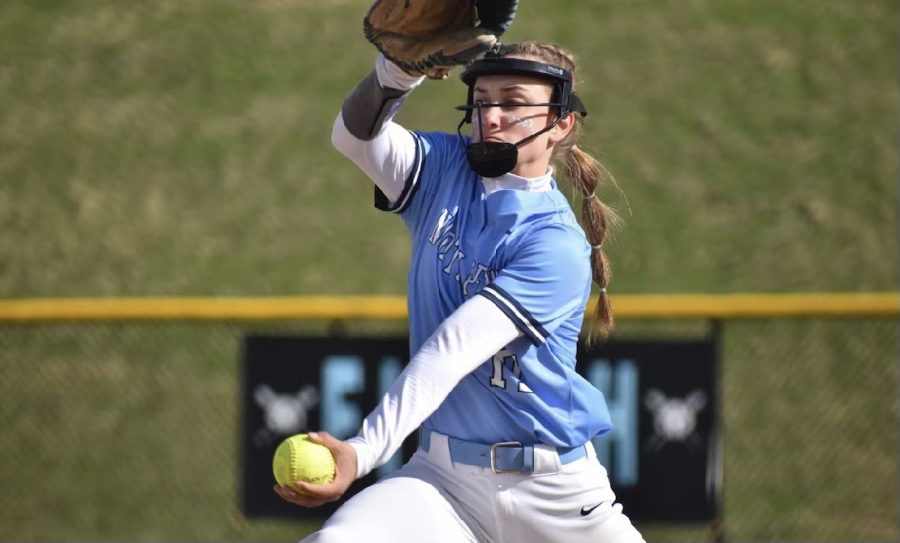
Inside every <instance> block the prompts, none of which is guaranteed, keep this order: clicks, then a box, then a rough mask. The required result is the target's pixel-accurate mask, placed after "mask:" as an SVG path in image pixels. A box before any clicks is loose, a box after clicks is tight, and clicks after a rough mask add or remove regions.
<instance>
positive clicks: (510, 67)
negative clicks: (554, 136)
mask: <svg viewBox="0 0 900 543" xmlns="http://www.w3.org/2000/svg"><path fill="white" fill-rule="evenodd" d="M482 75H524V76H529V77H537V78H540V79H547V80H549V81H550V83H552V84H553V95H552V96H551V98H550V102H541V103H524V104H523V103H513V104H507V103H499V104H484V103H481V102H478V103H475V102H474V100H473V98H474V94H475V81H476V80H477V79H478V78H479V77H480V76H482ZM460 79H462V80H463V82H464V83H465V84H466V85H468V87H469V90H468V96H467V100H466V102H467V103H466V105H464V106H456V109H457V110H460V111H465V115H464V116H463V119H462V121H460V123H459V126H457V128H456V132H457V134H459V137H460V140H463V135H462V126H463V125H464V124H466V123H471V122H472V111H473V110H478V111H479V115H480V111H481V109H482V108H486V107H525V106H550V107H556V108H559V114H558V115H557V116H556V120H554V121H553V123H551V124H550V125H549V126H547V127H545V128H543V129H541V130H539V131H538V132H536V133H534V134H532V135H530V136H528V137H526V138H524V139H522V140H520V141H518V142H516V143H501V142H493V141H489V142H481V143H472V144H470V145H469V146H468V149H467V152H466V156H467V159H468V161H469V165H470V166H471V167H472V169H473V170H474V171H475V173H477V174H479V175H481V176H483V177H499V176H501V175H503V174H505V173H508V172H510V171H511V170H512V169H513V168H515V166H516V161H517V159H518V147H519V146H521V145H524V144H526V143H528V142H529V141H531V140H533V139H534V138H536V137H538V136H539V135H541V134H543V133H544V132H546V131H548V130H550V129H552V128H553V127H554V126H556V124H557V123H558V122H559V121H560V120H562V119H564V118H566V117H567V116H568V115H569V113H573V112H574V113H578V114H580V115H581V116H586V115H587V110H586V109H585V107H584V104H582V102H581V99H579V98H578V96H577V95H575V93H573V92H572V73H571V72H569V71H568V70H564V69H563V68H560V67H559V66H554V65H552V64H545V63H543V62H536V61H533V60H525V59H519V58H508V57H498V56H486V57H484V58H482V59H480V60H476V61H475V62H472V63H471V64H469V65H468V66H467V67H466V69H465V70H464V71H463V73H462V74H461V75H460Z"/></svg>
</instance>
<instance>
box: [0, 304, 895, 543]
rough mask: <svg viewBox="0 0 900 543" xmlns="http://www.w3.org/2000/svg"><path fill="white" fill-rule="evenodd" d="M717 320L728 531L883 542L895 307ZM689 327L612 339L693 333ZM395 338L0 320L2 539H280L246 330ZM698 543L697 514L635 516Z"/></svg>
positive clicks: (287, 531)
mask: <svg viewBox="0 0 900 543" xmlns="http://www.w3.org/2000/svg"><path fill="white" fill-rule="evenodd" d="M722 324H723V326H721V328H720V330H721V334H722V336H721V357H722V360H721V364H720V369H721V375H720V384H721V391H722V412H721V414H720V416H721V419H722V423H723V428H724V451H725V456H724V511H723V513H724V514H723V522H722V525H721V526H720V537H721V538H723V539H725V540H727V541H813V540H814V541H896V540H897V539H898V537H900V518H898V509H900V497H898V494H900V492H898V491H900V485H898V482H900V472H898V455H900V424H898V422H900V404H898V346H900V334H898V326H897V322H896V319H894V318H791V319H785V318H778V319H756V320H732V321H724V322H723V323H722ZM708 331H709V323H708V322H706V321H702V320H697V321H682V320H668V321H666V320H660V321H638V320H634V321H623V322H621V323H620V325H619V328H618V331H617V333H616V337H622V338H625V337H627V338H633V337H652V338H658V337H696V336H698V335H703V334H706V333H707V332H708ZM251 333H253V334H259V333H266V334H285V335H292V334H303V335H310V334H315V335H318V334H322V335H324V334H348V335H402V334H404V333H405V323H404V322H384V321H382V322H358V321H357V322H342V323H333V322H332V323H328V322H298V323H283V322H282V323H252V324H247V323H233V322H232V323H229V322H203V323H191V322H170V323H158V322H137V323H84V324H80V323H68V324H28V325H4V326H2V327H0V353H2V354H0V357H2V368H3V373H2V379H0V397H2V403H0V424H2V428H3V439H2V441H0V443H2V445H0V450H2V459H3V462H2V467H0V540H19V541H38V540H41V541H43V540H122V541H174V540H178V541H212V540H221V541H295V540H297V539H299V538H300V537H301V536H302V535H304V534H305V533H307V532H309V531H310V530H312V529H314V528H315V527H316V526H315V523H309V522H299V521H298V522H294V521H270V520H262V521H258V520H248V519H245V518H243V517H242V515H241V514H240V512H239V499H238V496H239V490H240V489H239V487H238V485H239V480H240V477H239V475H240V474H239V469H240V458H239V456H240V448H239V437H240V430H241V406H240V405H239V399H240V378H241V372H240V361H241V343H242V338H243V336H244V335H246V334H251ZM639 527H640V528H641V530H642V531H643V532H644V534H645V537H646V538H647V540H648V541H651V542H652V541H711V540H714V539H715V538H716V537H717V536H716V535H715V533H714V531H713V530H712V529H711V527H710V526H705V525H641V526H639Z"/></svg>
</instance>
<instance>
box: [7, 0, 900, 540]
mask: <svg viewBox="0 0 900 543" xmlns="http://www.w3.org/2000/svg"><path fill="white" fill-rule="evenodd" d="M368 4H369V3H368V2H362V1H350V0H329V1H326V2H309V1H301V0H254V1H236V0H222V1H212V0H188V1H174V0H159V1H156V2H127V3H126V2H114V1H109V0H82V1H80V2H74V1H65V0H28V1H21V2H8V3H3V4H2V5H0V180H2V182H0V228H2V231H3V235H2V236H0V297H3V298H20V297H56V296H133V295H215V296H228V295H252V296H256V295H294V294H378V293H389V294H400V293H403V291H404V288H405V277H406V266H407V264H408V250H407V243H408V240H407V236H406V233H405V231H404V229H403V227H402V225H401V224H400V222H399V221H397V220H396V218H391V217H386V216H383V215H381V214H379V213H377V212H376V211H374V209H373V208H372V206H371V201H372V195H371V187H370V184H369V182H368V181H367V180H366V179H365V178H364V177H363V176H362V174H360V173H359V172H358V171H356V170H355V169H354V167H353V166H352V165H350V164H349V163H347V162H346V161H344V160H342V159H341V158H340V157H339V156H338V154H337V153H336V152H335V151H333V150H332V149H331V147H330V144H329V138H328V135H329V132H330V128H331V123H332V120H333V118H334V115H335V114H336V112H337V111H338V109H339V107H340V102H341V99H342V97H343V96H344V94H345V93H346V92H348V91H349V90H350V89H351V88H352V86H353V85H354V84H355V82H356V81H357V80H358V79H360V78H361V77H362V76H364V75H365V74H366V73H367V72H368V70H369V69H370V67H371V63H372V60H373V58H374V52H373V51H374V50H373V49H372V47H371V46H370V45H369V44H368V43H367V42H366V41H365V40H364V38H363V37H362V31H361V19H362V16H363V14H364V13H365V10H366V8H367V6H368ZM898 15H900V7H898V5H897V3H896V2H891V1H887V0H869V1H866V2H847V1H842V0H815V1H814V0H794V1H791V2H782V1H775V0H755V1H750V0H684V1H682V2H667V1H664V0H642V1H635V2H613V1H610V0H602V1H592V2H589V1H586V0H581V1H576V0H560V1H554V2H523V3H522V6H521V11H520V15H519V17H518V19H517V21H516V23H515V25H514V27H513V28H512V30H511V31H510V32H509V34H508V35H507V41H515V40H519V39H531V38H536V39H543V40H551V41H559V42H560V43H562V44H563V45H565V46H567V47H568V48H570V49H571V50H573V51H574V52H575V53H576V55H577V56H578V58H579V59H580V62H581V71H580V73H579V76H578V77H579V84H580V85H581V87H580V91H579V94H581V96H582V98H583V100H584V102H585V104H586V105H587V107H588V109H589V111H590V115H589V117H588V127H589V131H588V134H587V140H586V147H587V148H588V149H590V150H592V151H594V152H595V154H596V155H597V156H598V157H600V158H601V159H602V160H603V161H604V163H605V164H606V166H607V167H608V168H609V169H610V170H611V171H612V172H613V173H614V174H615V176H616V178H617V181H618V184H619V187H620V189H621V190H616V189H614V188H612V187H607V188H606V189H604V191H603V193H602V196H603V197H604V198H605V199H607V200H608V201H609V202H610V203H611V204H612V205H614V206H615V207H616V208H617V209H618V211H619V213H620V215H622V218H623V219H624V220H623V227H622V228H621V229H620V230H619V231H618V232H617V233H616V236H615V239H614V240H613V242H612V243H611V244H609V254H610V258H611V260H612V262H613V266H614V270H615V277H614V279H613V282H612V284H611V285H610V291H611V292H613V293H614V294H615V293H616V292H622V293H630V294H637V293H668V292H710V293H726V292H792V291H872V290H896V289H897V286H898V285H897V280H898V277H900V250H898V238H897V233H898V231H900V213H898V201H900V198H898V196H900V195H898V175H900V164H898V158H900V153H898V142H900V124H898V119H900V83H898V75H900V73H898V66H900V50H898V22H900V17H898ZM463 100H464V95H463V87H462V85H461V84H460V83H458V82H457V81H455V80H454V79H453V78H452V77H451V80H450V81H446V82H428V83H427V84H426V85H424V86H423V87H422V88H421V89H419V90H418V91H417V92H416V93H415V94H414V95H413V96H412V97H411V98H410V100H409V101H408V102H407V104H406V105H405V107H404V109H403V110H402V111H401V113H400V116H399V120H400V121H401V122H402V123H404V124H405V125H407V126H409V127H411V128H424V129H435V130H446V131H453V130H455V127H456V124H457V122H458V115H457V112H455V111H454V110H453V109H452V106H453V105H456V104H458V103H460V102H461V101H463ZM628 326H629V324H628V323H623V328H624V330H625V331H627V330H628ZM896 328H897V327H896V323H885V322H882V321H879V322H844V321H836V322H830V323H821V322H813V323H808V322H791V323H786V324H778V323H769V322H765V323H747V324H741V325H738V326H735V327H733V328H728V329H727V330H726V338H725V349H726V359H725V382H724V390H725V392H726V398H730V399H727V400H726V404H725V418H726V428H727V430H726V432H727V433H726V449H727V450H728V451H730V452H729V457H728V461H729V462H732V463H729V464H728V465H729V466H730V467H729V468H728V469H729V470H733V471H729V472H728V473H727V478H726V479H727V481H730V482H731V485H732V486H730V487H729V488H732V489H735V490H734V491H732V492H730V493H727V494H726V516H727V517H728V518H730V519H732V520H731V521H730V522H731V524H730V525H729V526H730V528H729V529H730V531H729V532H728V533H729V537H731V538H734V539H738V540H833V541H838V540H840V541H847V540H866V541H884V540H896V539H897V538H898V537H900V525H898V522H900V521H898V511H900V498H898V481H900V475H898V467H897V456H898V454H900V444H898V433H897V428H898V420H900V409H898V402H897V388H898V369H897V364H896V361H897V356H898V352H897V350H898V342H900V339H898V332H897V329H896ZM245 331H246V330H245V329H244V328H242V327H236V326H231V325H220V326H209V327H204V326H169V325H166V326H162V325H159V326H156V325H128V326H124V325H123V326H118V325H116V326H112V325H111V326H100V325H91V326H86V327H79V326H49V327H37V328H30V327H5V328H0V353H2V354H0V364H2V367H3V368H4V373H5V374H6V376H5V377H4V378H3V379H0V393H2V397H3V398H4V399H3V400H2V401H0V402H2V403H0V423H2V425H3V428H4V430H3V436H4V437H3V439H2V440H0V458H3V467H2V468H0V539H3V540H75V539H77V540H112V539H121V540H141V541H151V540H216V539H224V540H294V539H296V537H297V535H298V534H299V533H302V531H303V530H305V529H307V528H308V527H304V526H298V525H295V524H291V523H254V522H248V521H245V520H243V519H241V518H240V517H239V516H238V515H236V514H234V513H233V511H234V510H235V508H236V503H235V490H234V484H235V478H236V475H235V474H234V473H232V471H229V470H233V468H234V466H233V465H232V462H233V458H232V457H233V453H234V451H233V446H234V442H235V441H236V437H235V431H236V430H235V429H236V425H237V424H238V422H239V421H237V420H236V419H237V413H238V408H237V406H236V404H235V401H236V399H237V396H236V387H237V384H236V382H235V377H236V375H235V367H234V363H235V362H236V360H237V353H236V351H235V349H236V345H237V341H238V338H239V337H240V335H241V334H242V333H244V332H245ZM201 383H202V386H199V384H201ZM154 436H156V437H154ZM161 436H164V439H160V437H161ZM784 436H788V437H789V439H787V441H786V442H785V441H784ZM838 438H840V439H839V440H838V442H837V443H834V446H831V444H832V441H833V440H836V439H838ZM56 442H62V443H66V444H67V445H66V447H65V448H64V452H63V453H60V454H59V455H56V454H52V451H53V450H54V449H53V444H54V443H56ZM785 443H787V445H785ZM222 444H225V445H222ZM788 449H790V452H789V451H788ZM198 450H203V451H211V452H210V453H209V456H200V455H197V454H196V452H197V451H198ZM136 451H139V452H136ZM123 457H124V458H127V459H128V463H127V465H126V466H120V465H119V464H121V459H122V458H123ZM733 462H737V464H734V463H733ZM785 481H790V483H788V484H785ZM835 487H836V488H837V491H836V488H835ZM823 495H824V496H823ZM813 496H815V499H812V497H813ZM750 509H752V511H754V513H752V514H751V513H749V512H748V510H750ZM51 512H52V513H51ZM691 530H693V531H691ZM648 533H649V534H650V535H651V537H648V540H653V541H659V540H671V539H679V538H689V539H696V538H698V537H701V536H702V535H703V534H705V532H704V531H702V530H700V531H697V530H694V529H688V530H687V531H682V530H679V529H675V528H671V527H660V528H659V529H658V530H657V528H655V527H651V528H650V531H649V532H648ZM698 534H700V535H698Z"/></svg>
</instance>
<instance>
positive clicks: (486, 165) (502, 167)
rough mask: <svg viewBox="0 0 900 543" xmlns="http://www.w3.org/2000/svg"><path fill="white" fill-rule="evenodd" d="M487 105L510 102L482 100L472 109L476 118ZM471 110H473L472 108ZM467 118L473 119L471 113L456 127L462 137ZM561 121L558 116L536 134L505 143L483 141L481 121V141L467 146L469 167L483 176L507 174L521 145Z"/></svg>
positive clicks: (493, 105)
mask: <svg viewBox="0 0 900 543" xmlns="http://www.w3.org/2000/svg"><path fill="white" fill-rule="evenodd" d="M517 105H519V106H523V107H524V106H541V105H553V104H551V103H546V104H517ZM486 107H508V104H484V103H482V102H476V103H475V104H474V106H473V107H472V109H474V110H475V113H476V118H478V119H481V110H482V109H483V108H486ZM470 111H471V110H470ZM467 119H471V114H468V115H466V118H465V119H463V120H462V121H461V122H460V123H459V126H458V127H457V128H456V132H457V133H458V134H459V137H460V139H462V137H463V136H462V126H463V124H465V123H466V121H467ZM559 121H560V118H559V117H557V118H556V120H555V121H553V123H552V124H551V125H549V126H547V127H545V128H542V129H541V130H538V131H537V132H535V133H534V134H532V135H530V136H527V137H525V138H522V139H521V140H519V141H517V142H516V143H505V142H500V141H483V140H484V133H483V132H482V128H481V123H480V122H478V123H475V125H476V126H477V127H478V139H479V140H482V141H480V142H479V143H471V144H469V146H468V147H467V148H466V159H467V160H468V162H469V167H470V168H472V170H473V171H474V172H475V173H477V174H478V175H480V176H482V177H500V176H501V175H504V174H507V173H509V172H511V171H512V170H513V168H515V167H516V162H517V161H518V159H519V147H521V146H522V145H525V144H526V143H528V142H529V141H531V140H533V139H534V138H536V137H538V136H540V135H541V134H543V133H544V132H546V131H548V130H550V129H552V128H553V127H554V126H556V124H557V123H558V122H559Z"/></svg>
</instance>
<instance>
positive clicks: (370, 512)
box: [303, 433, 643, 543]
mask: <svg viewBox="0 0 900 543" xmlns="http://www.w3.org/2000/svg"><path fill="white" fill-rule="evenodd" d="M430 439H431V441H430V446H429V447H428V450H427V452H426V451H425V450H423V449H419V450H418V451H417V452H416V454H415V455H414V456H413V458H412V459H410V461H409V462H408V463H407V464H406V465H404V466H403V467H402V468H401V469H399V470H397V471H396V472H394V473H392V474H391V475H389V476H388V477H386V478H385V479H383V480H381V481H379V482H378V483H377V484H374V485H372V486H370V487H368V488H366V489H364V490H363V491H361V492H360V493H359V494H357V495H355V496H354V497H353V498H351V499H350V500H348V501H347V502H346V503H345V504H344V505H343V506H341V507H340V508H339V509H338V510H337V511H336V512H335V514H334V515H333V516H332V517H331V518H330V519H329V520H328V521H327V522H326V523H325V525H324V526H323V527H322V529H321V530H320V531H318V532H316V533H314V534H312V535H310V536H309V537H307V538H306V539H304V540H303V542H304V543H337V542H340V543H358V542H362V541H365V542H371V543H381V542H384V543H403V542H410V543H421V542H424V541H428V542H432V543H444V542H446V543H461V542H491V543H531V542H535V543H537V542H554V541H558V542H562V543H582V542H584V543H588V542H590V543H598V542H600V543H639V542H643V538H642V537H641V535H640V533H639V532H638V531H637V530H636V529H635V528H634V527H633V526H632V524H631V521H630V520H629V519H628V517H626V516H625V515H624V514H623V513H622V506H621V505H619V504H615V503H614V500H615V495H614V493H613V491H612V489H611V488H610V485H609V478H608V477H607V473H606V469H605V468H604V467H603V466H602V465H601V464H600V462H598V461H597V457H596V454H595V453H594V449H593V446H591V444H590V443H588V444H586V447H587V448H588V449H587V452H588V454H587V455H586V456H584V457H582V458H580V459H578V460H575V461H571V462H569V463H566V464H563V463H562V462H561V461H560V457H559V455H558V454H557V453H556V451H555V450H554V449H553V448H552V447H544V446H537V447H535V449H534V468H533V472H532V473H521V472H516V473H494V471H493V470H492V469H491V468H490V467H478V466H473V465H466V464H461V463H454V462H453V461H452V459H451V456H450V448H449V447H448V439H447V437H446V436H444V435H441V434H437V433H432V434H431V438H430Z"/></svg>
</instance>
